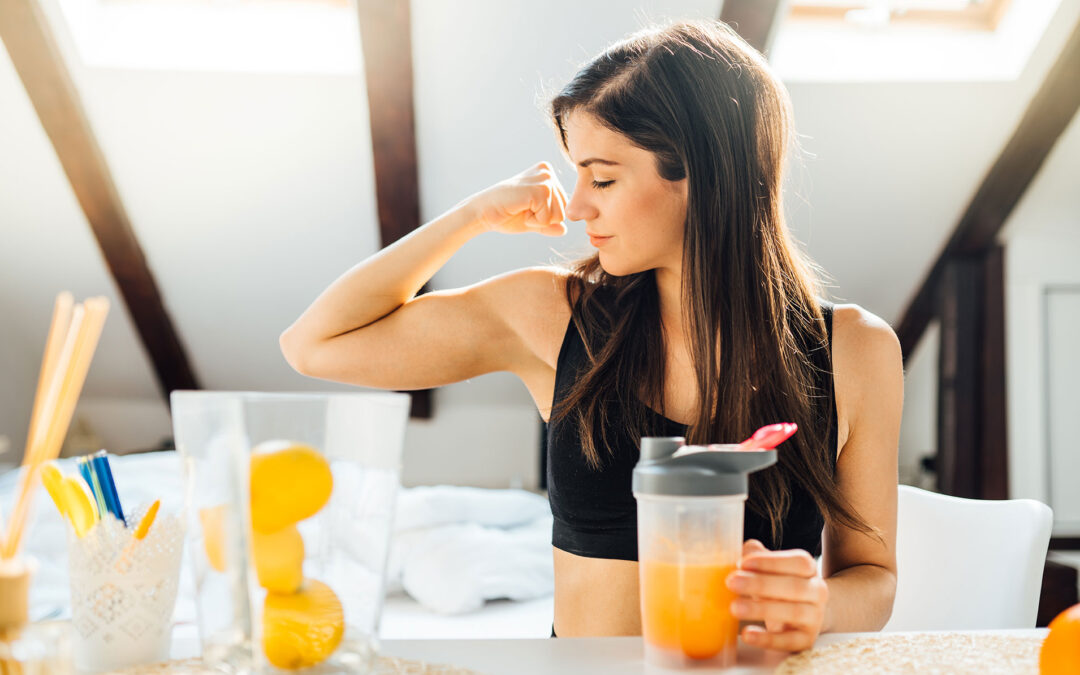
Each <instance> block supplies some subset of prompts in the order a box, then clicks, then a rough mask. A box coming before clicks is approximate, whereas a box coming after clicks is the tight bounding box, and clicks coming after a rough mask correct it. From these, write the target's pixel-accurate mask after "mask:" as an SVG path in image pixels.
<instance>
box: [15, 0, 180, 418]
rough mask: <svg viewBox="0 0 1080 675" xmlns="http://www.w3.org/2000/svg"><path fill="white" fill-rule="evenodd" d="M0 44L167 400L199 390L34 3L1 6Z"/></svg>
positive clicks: (45, 21) (22, 0) (46, 25)
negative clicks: (181, 392) (175, 393)
mask: <svg viewBox="0 0 1080 675" xmlns="http://www.w3.org/2000/svg"><path fill="white" fill-rule="evenodd" d="M0 40H2V41H3V43H4V45H5V46H6V47H7V51H8V54H9V55H10V56H11V62H12V63H13V64H14V66H15V71H16V72H17V73H18V74H19V79H21V80H22V83H23V86H24V87H25V88H26V93H27V95H28V96H29V98H30V102H31V103H32V104H33V106H34V110H35V111H37V115H38V118H39V119H40V120H41V126H42V127H43V128H44V130H45V133H46V135H47V136H48V137H49V140H50V141H51V142H52V146H53V149H54V150H55V151H56V156H57V158H58V159H59V160H60V165H61V166H62V167H63V169H64V173H65V174H66V175H67V178H68V181H69V182H70V183H71V188H72V190H73V191H74V192H75V197H76V199H77V200H78V202H79V205H80V206H81V207H82V210H83V213H85V214H86V220H87V221H88V222H89V224H90V229H91V230H92V231H93V233H94V237H95V238H96V239H97V242H98V246H99V247H100V248H101V253H102V255H103V256H104V258H105V263H106V265H107V266H108V269H109V272H110V273H111V274H112V277H113V279H114V280H115V281H116V285H117V287H118V288H119V290H120V294H121V296H122V297H123V299H124V302H125V304H126V305H127V309H128V312H129V314H130V315H131V318H132V321H133V322H134V324H135V328H136V330H137V331H138V334H139V337H140V339H141V340H142V343H143V346H144V347H145V348H146V351H147V353H148V354H149V355H150V359H151V361H152V363H153V367H154V372H155V374H156V376H157V381H158V385H159V387H160V388H161V391H162V393H163V394H164V395H165V398H166V400H168V393H169V392H171V391H173V390H174V389H198V388H199V384H198V381H197V380H196V378H195V374H194V372H193V371H192V368H191V364H190V362H189V361H188V357H187V354H186V352H185V350H184V347H183V345H182V344H181V342H180V338H179V336H178V335H177V333H176V330H175V328H174V327H173V323H172V320H171V319H170V318H169V315H168V312H166V311H165V304H164V302H163V300H162V297H161V293H160V292H159V290H158V287H157V283H156V282H155V281H154V275H153V273H152V272H151V270H150V267H149V265H148V264H147V261H146V256H145V255H144V254H143V250H142V247H141V246H140V245H139V241H138V239H137V238H136V237H135V232H134V231H133V230H132V228H131V222H130V221H129V220H128V217H127V213H126V212H125V211H124V205H123V203H122V202H121V200H120V195H119V193H118V192H117V190H116V185H115V184H114V183H113V180H112V174H111V173H110V172H109V167H108V165H107V164H106V162H105V157H104V155H103V154H102V152H101V148H100V147H99V146H98V143H97V140H96V138H95V137H94V133H93V130H92V129H91V127H90V122H89V120H88V119H87V117H86V113H85V111H84V109H83V106H82V102H81V101H80V99H79V95H78V91H77V90H76V89H75V86H74V84H73V82H72V79H71V75H70V73H69V72H68V70H67V66H66V64H65V63H64V60H63V56H62V55H61V53H60V50H59V49H58V47H57V44H56V41H55V39H54V37H53V35H52V32H51V29H50V26H49V23H48V19H47V18H46V16H45V14H44V13H43V12H42V10H41V6H40V5H39V4H38V2H37V0H0Z"/></svg>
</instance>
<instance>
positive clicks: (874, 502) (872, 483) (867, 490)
mask: <svg viewBox="0 0 1080 675" xmlns="http://www.w3.org/2000/svg"><path fill="white" fill-rule="evenodd" d="M837 317H838V318H840V317H844V318H843V319H842V321H843V325H841V324H840V323H838V324H837V331H836V336H837V338H836V339H837V343H836V346H835V347H834V357H835V363H834V371H835V372H836V373H837V377H838V378H842V381H843V382H844V388H843V390H844V392H845V398H846V400H842V401H839V402H838V404H840V405H844V406H845V408H846V409H847V411H848V414H847V417H848V428H849V430H850V431H849V434H848V439H847V441H846V442H845V443H844V448H843V450H842V452H841V453H840V458H839V459H838V460H837V465H836V482H837V488H838V489H839V491H840V493H841V494H842V495H843V496H844V497H845V498H846V499H847V500H848V502H849V503H850V504H851V506H852V507H854V509H855V511H856V512H857V513H858V514H859V516H861V517H862V519H863V520H864V521H866V523H867V524H869V525H870V526H871V527H875V528H877V529H878V531H879V534H880V537H881V538H880V539H878V538H876V537H874V536H873V535H868V534H864V533H861V532H856V531H854V530H850V529H848V528H843V527H829V528H826V530H825V546H824V555H823V559H822V562H823V573H824V575H825V577H826V583H827V584H828V586H829V602H828V605H827V607H826V613H825V622H824V631H829V632H844V631H867V630H879V629H880V628H881V627H882V626H884V625H885V623H886V622H887V621H888V620H889V616H890V615H891V614H892V605H893V598H894V596H895V593H896V486H897V482H898V481H897V446H898V443H899V436H900V417H901V412H902V409H903V405H904V374H903V362H902V359H901V356H900V344H899V342H898V341H897V339H896V335H895V334H894V333H893V331H892V329H891V328H889V326H888V325H887V324H886V323H885V322H884V321H882V320H881V319H879V318H877V317H876V316H874V315H873V314H870V313H869V312H866V311H865V310H862V309H860V308H858V307H851V308H845V309H839V308H838V311H837ZM838 386H839V383H838Z"/></svg>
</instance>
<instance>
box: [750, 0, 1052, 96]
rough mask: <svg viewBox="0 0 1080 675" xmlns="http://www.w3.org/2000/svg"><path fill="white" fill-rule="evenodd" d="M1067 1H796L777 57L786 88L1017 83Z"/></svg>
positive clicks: (780, 32)
mask: <svg viewBox="0 0 1080 675" xmlns="http://www.w3.org/2000/svg"><path fill="white" fill-rule="evenodd" d="M1058 4H1059V0H1022V1H1020V2H1010V1H1009V0H981V1H977V0H864V1H862V2H859V1H857V0H791V2H790V4H789V12H788V14H787V16H785V17H784V18H783V20H782V21H781V24H780V26H779V28H778V29H777V32H776V37H775V39H774V41H773V43H772V45H771V49H770V53H769V57H770V61H771V62H772V64H773V66H774V67H775V68H776V70H777V72H778V73H779V74H780V76H781V77H782V78H784V79H785V80H786V81H807V82H830V81H831V82H888V81H900V80H903V81H916V82H943V81H954V82H957V81H958V82H976V81H1002V80H1013V79H1016V78H1017V77H1018V76H1019V75H1020V73H1021V72H1022V71H1023V69H1024V66H1025V65H1026V64H1027V61H1028V58H1029V57H1030V56H1031V53H1032V51H1034V48H1035V46H1036V45H1037V44H1038V42H1039V40H1040V38H1041V37H1042V35H1043V32H1044V31H1045V30H1046V27H1047V25H1048V24H1049V22H1050V19H1051V17H1052V16H1053V15H1054V12H1055V11H1056V10H1057V7H1058Z"/></svg>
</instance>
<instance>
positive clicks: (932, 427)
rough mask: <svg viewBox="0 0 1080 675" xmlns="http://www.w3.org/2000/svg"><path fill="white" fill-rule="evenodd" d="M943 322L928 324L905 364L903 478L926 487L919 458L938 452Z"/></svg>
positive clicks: (900, 462)
mask: <svg viewBox="0 0 1080 675" xmlns="http://www.w3.org/2000/svg"><path fill="white" fill-rule="evenodd" d="M940 344H941V324H940V323H939V322H937V321H932V322H931V323H930V325H929V326H927V329H926V333H924V334H923V337H922V339H921V340H920V341H919V344H918V345H917V346H916V347H915V351H914V352H912V353H911V354H910V355H908V357H907V360H906V363H905V367H904V417H903V419H902V420H901V422H900V456H899V473H900V482H901V483H903V484H905V485H915V486H917V487H922V488H926V489H931V488H932V487H933V486H932V485H930V484H929V483H927V482H926V481H925V478H926V477H925V476H924V474H923V473H922V472H921V470H920V468H919V460H920V459H922V457H924V456H925V455H933V454H935V453H936V452H937V414H938V411H937V404H938V398H937V385H938V377H937V372H938V354H939V353H940Z"/></svg>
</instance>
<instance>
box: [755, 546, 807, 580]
mask: <svg viewBox="0 0 1080 675" xmlns="http://www.w3.org/2000/svg"><path fill="white" fill-rule="evenodd" d="M739 569H742V570H748V571H751V572H764V573H767V574H790V575H793V576H799V577H806V578H810V577H814V576H817V573H818V566H817V561H816V560H814V558H813V557H811V556H810V554H809V553H807V552H806V551H804V550H802V549H793V550H790V551H767V550H763V551H756V550H755V551H753V552H747V550H746V547H744V548H743V557H742V559H741V560H740V561H739Z"/></svg>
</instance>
